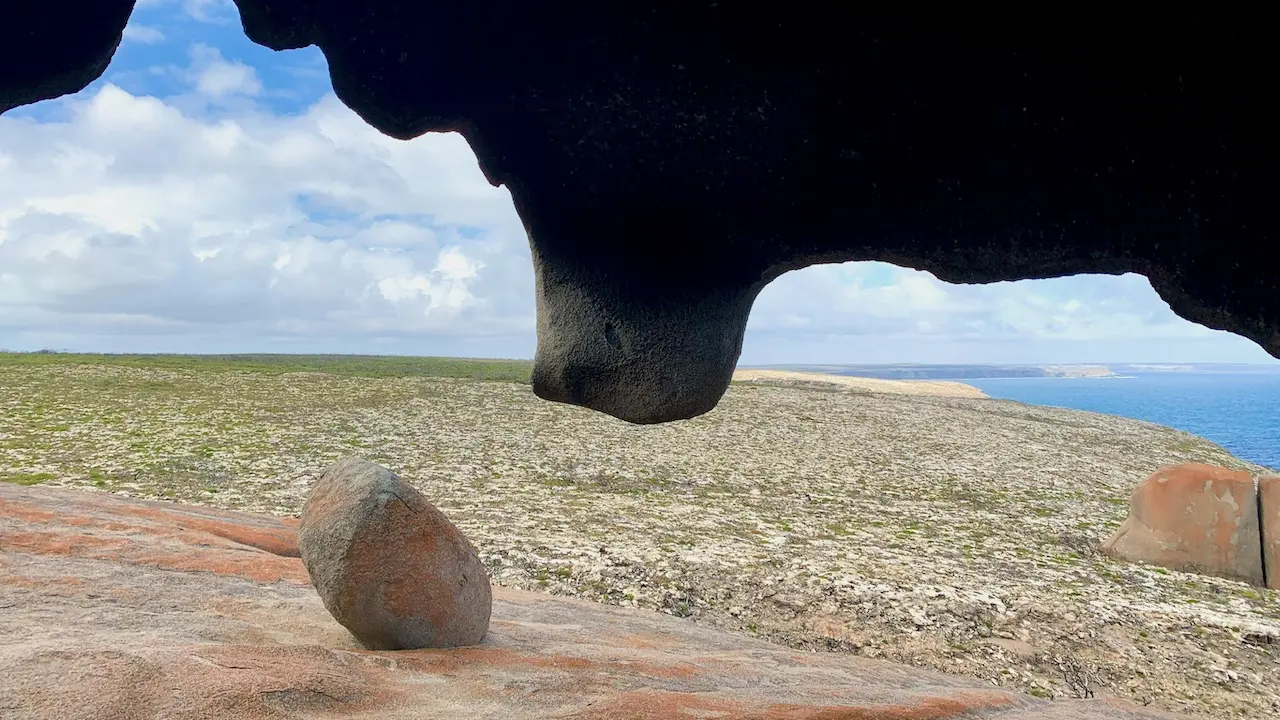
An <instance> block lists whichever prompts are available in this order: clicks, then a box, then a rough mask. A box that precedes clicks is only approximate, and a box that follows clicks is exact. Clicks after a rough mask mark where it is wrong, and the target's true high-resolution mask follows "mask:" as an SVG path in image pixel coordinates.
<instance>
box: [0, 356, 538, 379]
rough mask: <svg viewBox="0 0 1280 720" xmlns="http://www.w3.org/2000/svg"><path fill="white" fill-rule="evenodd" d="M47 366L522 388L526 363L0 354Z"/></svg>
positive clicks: (2, 364) (4, 359) (14, 363)
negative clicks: (436, 380)
mask: <svg viewBox="0 0 1280 720" xmlns="http://www.w3.org/2000/svg"><path fill="white" fill-rule="evenodd" d="M50 365H64V366H65V365H102V366H115V367H132V368H144V369H153V370H185V371H192V372H254V373H263V374H268V375H282V374H284V373H298V372H316V373H328V374H330V375H344V376H348V377H373V378H387V377H393V378H394V377H447V378H463V379H467V380H493V381H500V382H513V383H528V382H529V375H530V372H531V371H532V369H533V363H532V362H530V361H528V360H486V359H472V358H439V357H385V356H375V355H107V354H80V353H46V352H39V353H11V352H0V369H4V368H23V367H42V366H50Z"/></svg>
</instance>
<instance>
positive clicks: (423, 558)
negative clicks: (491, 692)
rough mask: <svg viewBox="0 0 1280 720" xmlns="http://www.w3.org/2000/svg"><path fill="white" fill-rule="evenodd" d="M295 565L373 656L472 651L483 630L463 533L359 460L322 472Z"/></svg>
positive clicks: (481, 580)
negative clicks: (429, 650) (298, 562)
mask: <svg viewBox="0 0 1280 720" xmlns="http://www.w3.org/2000/svg"><path fill="white" fill-rule="evenodd" d="M298 546H299V548H300V550H301V554H302V563H303V565H305V566H306V568H307V573H308V574H309V575H310V577H311V582H312V584H314V585H315V588H316V591H317V592H318V593H319V594H320V598H321V599H322V600H323V601H324V604H325V607H327V608H328V609H329V612H331V613H333V617H334V618H335V619H337V621H338V622H339V623H341V624H342V625H343V626H344V627H346V628H347V629H348V630H350V631H351V633H352V634H353V635H355V636H356V638H358V639H359V640H360V642H361V643H363V644H364V646H365V647H367V648H369V649H371V650H406V649H417V648H428V647H430V648H441V647H457V646H460V645H474V644H476V643H478V642H480V640H481V638H483V637H484V633H485V631H486V630H487V629H488V627H489V613H490V611H491V609H492V605H493V595H492V591H491V589H490V587H489V575H488V571H487V570H486V569H485V566H484V563H483V562H481V560H480V558H479V556H478V555H477V554H476V550H475V548H474V547H472V545H471V543H470V542H468V541H467V539H466V537H464V536H463V534H462V532H461V531H460V530H458V528H457V527H456V526H455V525H454V524H453V523H452V522H450V521H449V518H447V517H445V515H444V513H442V512H440V511H439V510H438V509H436V508H435V506H433V505H432V504H431V503H430V502H428V501H427V499H426V498H425V497H423V495H422V493H420V492H418V490H417V489H416V488H414V487H413V486H412V485H409V484H408V483H406V482H404V481H403V480H401V479H400V478H399V477H398V476H396V475H395V473H393V472H391V471H390V470H388V469H386V468H384V467H382V466H380V465H376V464H374V463H371V462H369V461H367V460H361V459H359V458H346V459H344V460H341V461H339V462H337V463H336V464H334V465H333V467H330V468H329V469H328V470H326V471H325V472H324V474H323V475H322V476H321V477H320V480H319V481H318V482H317V483H316V485H315V487H314V488H312V490H311V495H310V497H308V498H307V502H306V504H305V505H304V506H303V508H302V524H301V526H300V528H299V530H298Z"/></svg>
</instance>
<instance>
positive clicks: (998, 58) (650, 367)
mask: <svg viewBox="0 0 1280 720" xmlns="http://www.w3.org/2000/svg"><path fill="white" fill-rule="evenodd" d="M236 4H237V5H238V6H239V8H240V12H241V16H242V19H243V23H244V29H245V32H246V33H247V34H248V36H249V38H250V39H252V40H254V41H255V42H258V43H260V44H262V45H265V46H268V47H271V48H274V49H277V50H283V49H286V48H298V47H303V46H306V45H311V44H314V45H316V46H318V47H319V48H320V49H321V50H322V51H323V52H324V54H325V56H326V58H327V59H328V62H329V66H330V71H331V76H332V80H333V86H334V90H335V91H336V93H337V95H338V97H339V98H341V99H342V101H343V102H345V103H346V104H347V105H348V106H350V107H351V108H352V109H353V110H355V111H356V112H357V113H358V114H359V115H360V116H361V117H363V118H364V119H365V120H366V121H367V122H369V123H370V124H371V125H372V126H373V127H375V128H377V129H378V130H380V131H382V132H383V133H386V134H387V135H390V136H393V137H397V138H402V139H408V138H412V137H415V136H417V135H420V134H422V133H424V132H429V131H447V130H456V131H458V132H460V133H462V135H464V136H465V137H466V138H467V140H468V141H469V142H470V143H471V146H472V148H473V149H474V150H475V152H476V155H477V157H478V158H479V162H480V166H481V168H482V170H483V171H484V173H485V175H486V176H487V177H488V178H489V180H490V181H491V182H493V183H495V184H504V185H506V186H508V187H509V188H510V190H511V194H512V197H513V198H514V200H515V205H516V209H517V210H518V212H519V213H520V216H521V218H522V219H523V221H524V223H525V227H526V229H527V230H528V233H529V237H530V243H531V247H532V250H533V259H534V267H535V271H536V273H537V309H538V351H537V357H536V363H535V370H534V391H535V392H537V393H538V394H539V395H540V396H541V397H544V398H547V399H549V400H557V401H561V402H570V403H575V404H579V405H585V406H587V407H591V408H594V409H596V410H600V411H603V412H606V413H609V414H612V415H615V416H617V417H620V418H623V419H625V420H629V421H632V422H640V423H651V422H663V421H668V420H675V419H680V418H686V417H691V416H694V415H697V414H700V413H703V412H706V411H707V410H709V409H711V408H712V407H714V406H715V404H716V402H717V401H718V400H719V398H720V396H721V394H722V393H723V392H724V389H725V388H726V387H727V384H728V382H729V378H730V375H731V373H732V370H733V367H734V364H735V362H736V360H737V357H738V354H739V351H740V349H741V344H742V336H743V331H744V329H745V325H746V320H747V315H748V313H749V311H750V308H751V304H752V301H753V300H754V299H755V296H756V294H757V293H758V292H759V291H760V290H761V289H762V288H763V287H764V285H765V284H767V283H768V282H769V281H770V280H772V279H774V278H776V277H777V276H778V275H780V274H781V273H783V272H786V271H788V270H792V269H796V268H800V267H804V266H806V265H810V264H814V263H818V262H840V261H848V260H884V261H888V262H892V263H896V264H899V265H903V266H910V267H914V268H919V269H924V270H928V271H930V272H932V273H934V274H935V275H937V276H938V277H939V278H941V279H943V280H948V281H952V282H992V281H998V280H1014V279H1021V278H1043V277H1051V276H1058V275H1066V274H1072V273H1085V272H1093V273H1123V272H1138V273H1142V274H1144V275H1146V276H1147V277H1148V278H1150V280H1151V283H1152V285H1153V286H1154V287H1155V289H1156V290H1157V291H1158V292H1159V293H1160V295H1161V296H1162V297H1163V298H1164V299H1165V300H1166V301H1167V302H1168V303H1169V304H1170V305H1171V306H1172V308H1173V310H1174V311H1175V312H1177V313H1178V314H1179V315H1181V316H1183V317H1185V318H1187V319H1189V320H1193V321H1195V322H1199V323H1202V324H1204V325H1207V326H1209V327H1212V328H1217V329H1223V330H1230V331H1232V332H1236V333H1239V334H1241V335H1243V336H1245V337H1248V338H1251V339H1253V340H1254V341H1256V342H1258V343H1259V344H1260V345H1261V346H1262V347H1263V348H1265V349H1266V350H1267V351H1268V352H1269V353H1271V354H1272V355H1274V356H1277V357H1280V270H1278V269H1277V266H1276V261H1277V259H1278V258H1280V252H1278V251H1277V237H1278V236H1280V222H1278V218H1280V193H1278V192H1277V191H1278V190H1280V183H1277V181H1276V165H1277V161H1278V160H1280V152H1277V143H1276V142H1275V141H1274V140H1273V135H1274V134H1275V132H1276V129H1277V128H1280V109H1278V108H1280V104H1277V103H1275V102H1274V100H1273V99H1272V98H1271V97H1270V96H1271V94H1272V88H1273V85H1274V80H1273V77H1272V69H1273V68H1274V66H1275V62H1274V58H1273V52H1272V51H1271V49H1270V47H1271V38H1270V37H1269V34H1270V32H1269V29H1268V28H1269V26H1268V24H1267V23H1264V22H1262V19H1261V17H1255V16H1254V14H1253V12H1251V11H1248V10H1244V9H1238V8H1237V6H1235V5H1232V4H1225V3H1219V4H1213V5H1210V4H1206V3H1196V2H1185V3H1178V4H1169V3H1155V2H1142V3H1126V4H1123V5H1117V4H1114V3H1111V4H1103V3H1088V2H1084V3H1074V4H1071V5H1069V6H1062V7H1044V6H1038V5H1037V6H1027V7H1026V8H1011V7H1008V6H1000V7H998V8H995V7H993V8H992V9H976V10H975V9H973V8H970V7H951V8H940V7H937V6H933V5H930V6H928V8H927V11H917V10H915V9H913V8H911V7H909V6H903V5H897V6H894V9H893V10H892V11H891V14H890V15H876V14H870V13H868V14H863V15H858V14H854V11H850V10H847V9H840V10H838V11H837V10H835V9H832V10H826V9H825V8H837V7H838V6H836V5H819V4H811V5H806V4H804V3H791V4H783V5H760V4H753V3H735V2H701V3H696V2H644V3H641V2H637V3H617V4H611V3H578V2H563V3H543V4H536V3H515V2H498V1H496V0H488V1H481V0H477V1H473V2H467V3H460V2H459V3H437V2H408V1H407V0H366V1H365V2H337V1H336V0H237V1H236ZM132 6H133V3H132V2H131V1H130V0H125V1H122V0H45V1H44V2H39V3H37V2H28V1H26V0H21V1H17V2H13V3H7V4H6V6H5V7H4V8H3V9H0V111H4V110H8V109H10V108H13V107H16V106H18V105H22V104H26V103H31V102H36V101H39V100H43V99H49V98H53V97H57V96H59V95H63V94H67V93H73V92H77V91H79V90H80V89H82V88H83V87H84V86H85V85H87V84H88V83H89V82H91V81H92V80H93V79H95V78H97V77H98V76H100V75H101V74H102V72H103V70H104V69H105V67H106V65H107V63H108V62H109V61H110V58H111V55H112V53H113V52H114V50H115V48H116V46H117V45H118V44H119V42H120V38H121V32H122V30H123V28H124V26H125V23H126V22H127V20H128V16H129V13H130V12H131V10H132ZM1240 7H1241V8H1242V7H1244V6H1243V5H1241V6H1240ZM1256 12H1258V13H1261V12H1262V11H1261V10H1258V11H1256Z"/></svg>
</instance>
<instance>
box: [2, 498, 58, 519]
mask: <svg viewBox="0 0 1280 720" xmlns="http://www.w3.org/2000/svg"><path fill="white" fill-rule="evenodd" d="M0 517H6V518H14V519H15V520H21V521H23V522H28V523H47V522H50V521H52V520H57V519H58V516H57V515H56V514H54V513H51V512H49V511H47V510H41V509H40V508H38V507H36V506H35V505H33V504H31V503H26V502H22V501H20V500H5V499H4V498H0Z"/></svg>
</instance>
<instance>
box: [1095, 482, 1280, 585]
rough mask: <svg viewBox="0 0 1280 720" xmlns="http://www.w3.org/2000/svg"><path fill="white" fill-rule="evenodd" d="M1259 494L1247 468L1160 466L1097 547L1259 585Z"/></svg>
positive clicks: (1140, 559) (1139, 560)
mask: <svg viewBox="0 0 1280 720" xmlns="http://www.w3.org/2000/svg"><path fill="white" fill-rule="evenodd" d="M1257 492H1258V491H1257V486H1256V483H1255V482H1254V479H1253V476H1252V475H1250V474H1249V473H1247V472H1243V471H1239V470H1228V469H1226V468H1221V467H1215V466H1213V465H1200V464H1185V465H1173V466H1170V467H1165V468H1161V469H1160V470H1158V471H1156V472H1155V474H1153V475H1152V476H1151V477H1149V478H1147V479H1146V480H1143V481H1142V483H1141V484H1139V485H1138V487H1137V489H1135V490H1134V491H1133V497H1132V499H1131V500H1130V505H1129V517H1128V519H1127V520H1125V523H1124V525H1122V526H1121V527H1120V529H1119V530H1117V531H1116V533H1115V534H1114V535H1112V536H1111V537H1110V538H1108V539H1107V540H1106V541H1105V542H1103V543H1102V550H1103V552H1106V553H1108V554H1110V555H1114V556H1116V557H1120V558H1124V559H1126V560H1130V561H1134V562H1144V563H1149V564H1152V565H1160V566H1162V567H1167V568H1169V569H1171V570H1183V571H1188V572H1196V573H1200V574H1204V575H1216V576H1219V577H1226V578H1232V579H1236V580H1243V581H1245V582H1249V583H1252V584H1254V585H1262V584H1263V583H1264V577H1263V571H1262V540H1261V533H1260V529H1259V526H1258V525H1259V523H1258V494H1257Z"/></svg>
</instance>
